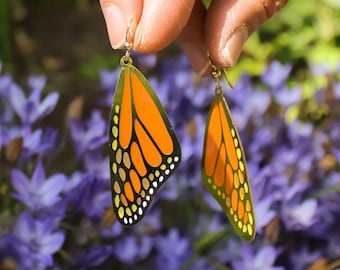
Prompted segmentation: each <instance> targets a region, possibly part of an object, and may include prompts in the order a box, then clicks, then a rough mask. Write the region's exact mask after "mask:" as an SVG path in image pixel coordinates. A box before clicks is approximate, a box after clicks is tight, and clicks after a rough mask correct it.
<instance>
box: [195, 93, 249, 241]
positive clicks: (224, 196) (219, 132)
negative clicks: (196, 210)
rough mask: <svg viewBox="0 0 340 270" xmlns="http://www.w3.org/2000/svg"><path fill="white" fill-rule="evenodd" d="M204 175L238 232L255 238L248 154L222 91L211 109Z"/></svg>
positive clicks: (203, 160)
mask: <svg viewBox="0 0 340 270" xmlns="http://www.w3.org/2000/svg"><path fill="white" fill-rule="evenodd" d="M202 176H203V182H204V184H205V186H206V187H207V188H208V190H209V191H210V193H211V194H212V195H213V196H214V197H215V199H216V200H217V201H218V203H219V204H220V205H221V206H222V208H223V210H224V212H225V214H226V215H227V217H228V219H229V221H230V223H231V225H232V227H233V228H234V230H235V232H236V233H237V235H238V236H239V237H240V238H241V239H243V240H245V241H252V240H253V239H254V237H255V219H254V207H253V203H252V197H251V190H250V186H249V180H248V173H247V168H246V160H245V155H244V151H243V148H242V145H241V141H240V138H239V135H238V133H237V130H236V127H235V125H234V123H233V120H232V118H231V114H230V111H229V108H228V106H227V104H226V102H225V100H224V97H223V95H222V93H217V94H216V96H215V98H214V100H213V102H212V105H211V108H210V111H209V116H208V120H207V126H206V130H205V139H204V147H203V159H202Z"/></svg>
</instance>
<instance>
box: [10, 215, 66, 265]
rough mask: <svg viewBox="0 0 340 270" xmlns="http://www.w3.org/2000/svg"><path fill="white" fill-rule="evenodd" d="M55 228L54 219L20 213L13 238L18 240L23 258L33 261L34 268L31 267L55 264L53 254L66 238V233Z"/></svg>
mask: <svg viewBox="0 0 340 270" xmlns="http://www.w3.org/2000/svg"><path fill="white" fill-rule="evenodd" d="M55 228H56V224H55V220H54V219H49V218H45V219H33V217H32V216H31V215H29V214H28V213H25V212H24V213H21V214H20V216H19V218H18V220H17V223H16V225H15V227H14V230H13V235H14V238H13V239H15V240H16V241H17V244H18V250H19V251H20V253H21V255H22V256H23V258H24V259H25V260H27V261H29V262H30V263H31V267H33V268H29V269H39V268H41V266H42V265H43V266H52V265H53V257H52V255H53V254H54V253H56V252H57V251H58V250H59V249H60V248H61V246H62V245H63V243H64V240H65V235H64V233H63V232H62V231H56V229H55ZM36 267H37V268H36ZM43 269H44V268H43Z"/></svg>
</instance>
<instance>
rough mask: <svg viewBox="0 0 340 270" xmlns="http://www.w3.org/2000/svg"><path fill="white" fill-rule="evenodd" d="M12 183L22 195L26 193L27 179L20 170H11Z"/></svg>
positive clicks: (27, 187)
mask: <svg viewBox="0 0 340 270" xmlns="http://www.w3.org/2000/svg"><path fill="white" fill-rule="evenodd" d="M11 178H12V185H13V187H14V188H15V190H16V191H17V192H18V193H20V194H23V195H27V194H28V192H29V186H30V184H29V181H28V178H27V177H26V175H24V174H23V173H22V171H20V170H17V169H14V170H12V171H11Z"/></svg>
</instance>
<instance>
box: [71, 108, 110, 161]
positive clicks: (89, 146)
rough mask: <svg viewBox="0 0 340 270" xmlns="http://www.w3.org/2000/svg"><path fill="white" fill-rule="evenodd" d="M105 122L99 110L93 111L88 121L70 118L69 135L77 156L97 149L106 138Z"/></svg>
mask: <svg viewBox="0 0 340 270" xmlns="http://www.w3.org/2000/svg"><path fill="white" fill-rule="evenodd" d="M107 134H108V133H107V123H106V121H104V120H103V118H102V117H101V115H100V112H99V111H93V112H92V115H91V119H90V120H88V121H85V122H83V121H80V120H77V119H72V120H71V137H72V139H73V142H74V144H75V148H76V152H77V157H78V158H80V157H81V156H82V155H84V154H85V153H86V152H87V151H92V150H95V149H98V148H100V147H101V146H102V144H103V143H105V142H106V141H107V140H108V137H107Z"/></svg>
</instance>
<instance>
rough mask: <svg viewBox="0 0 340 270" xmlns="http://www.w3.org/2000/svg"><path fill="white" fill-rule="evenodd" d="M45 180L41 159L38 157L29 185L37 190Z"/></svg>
mask: <svg viewBox="0 0 340 270" xmlns="http://www.w3.org/2000/svg"><path fill="white" fill-rule="evenodd" d="M44 181H45V171H44V167H43V165H42V162H41V160H40V159H39V160H38V162H37V165H36V166H35V169H34V172H33V175H32V178H31V185H32V187H33V188H36V189H37V190H38V189H40V188H41V185H42V184H43V183H44Z"/></svg>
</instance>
